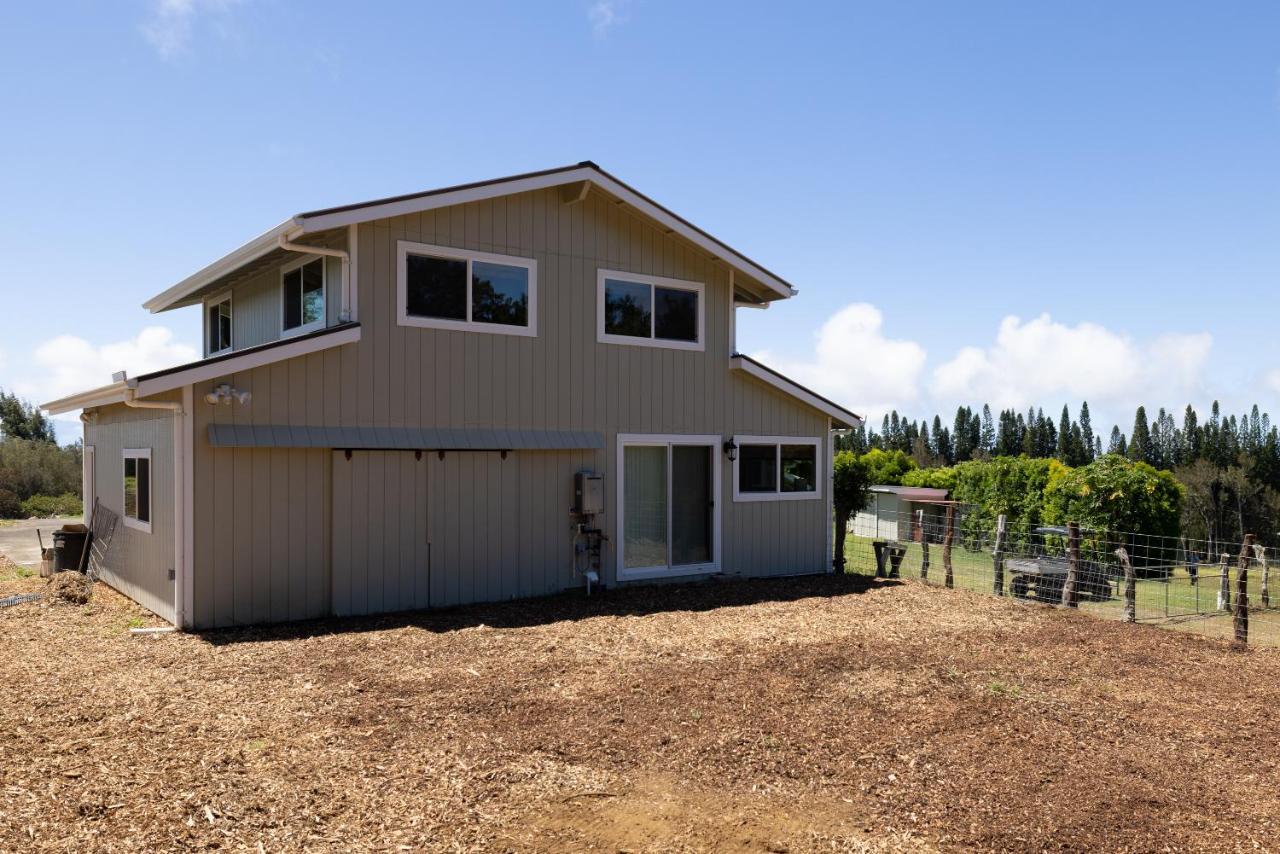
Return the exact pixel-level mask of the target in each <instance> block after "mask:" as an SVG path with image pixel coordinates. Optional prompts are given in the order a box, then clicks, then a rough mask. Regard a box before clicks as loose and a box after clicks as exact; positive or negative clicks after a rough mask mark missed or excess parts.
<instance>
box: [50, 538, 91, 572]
mask: <svg viewBox="0 0 1280 854" xmlns="http://www.w3.org/2000/svg"><path fill="white" fill-rule="evenodd" d="M88 539H89V532H88V531H67V530H62V531H54V532H53V571H54V572H62V571H64V570H72V571H74V570H78V569H80V558H81V556H82V555H83V554H84V545H85V541H86V540H88Z"/></svg>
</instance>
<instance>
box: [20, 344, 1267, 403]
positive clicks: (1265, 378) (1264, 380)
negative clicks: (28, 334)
mask: <svg viewBox="0 0 1280 854" xmlns="http://www.w3.org/2000/svg"><path fill="white" fill-rule="evenodd" d="M0 356H3V354H2V353H0ZM1262 381H1263V382H1264V383H1265V384H1266V386H1267V388H1269V389H1271V390H1272V391H1273V392H1275V393H1276V394H1280V368H1275V369H1273V370H1270V371H1267V373H1266V374H1265V375H1264V376H1263V378H1262Z"/></svg>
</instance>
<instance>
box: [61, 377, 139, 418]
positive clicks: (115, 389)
mask: <svg viewBox="0 0 1280 854" xmlns="http://www.w3.org/2000/svg"><path fill="white" fill-rule="evenodd" d="M125 388H126V386H125V384H124V383H122V382H119V383H112V384H111V385H104V386H101V387H99V388H94V389H89V390H88V391H81V392H76V393H75V394H71V395H68V396H66V397H60V398H58V399H57V400H51V401H49V402H48V403H42V404H40V408H41V409H43V410H44V411H45V412H47V413H49V414H50V415H61V414H62V413H64V412H73V411H75V410H77V409H88V408H89V407H91V406H106V405H107V404H110V403H123V402H124V394H125Z"/></svg>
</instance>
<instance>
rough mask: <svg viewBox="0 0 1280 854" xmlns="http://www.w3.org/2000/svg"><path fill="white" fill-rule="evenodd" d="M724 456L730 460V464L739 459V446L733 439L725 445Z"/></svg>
mask: <svg viewBox="0 0 1280 854" xmlns="http://www.w3.org/2000/svg"><path fill="white" fill-rule="evenodd" d="M724 455H725V456H726V457H728V458H729V462H733V461H734V460H736V459H737V458H738V445H737V443H736V442H734V441H733V439H732V438H730V439H729V440H728V441H727V442H725V443H724Z"/></svg>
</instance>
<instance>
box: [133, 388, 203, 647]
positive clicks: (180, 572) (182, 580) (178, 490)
mask: <svg viewBox="0 0 1280 854" xmlns="http://www.w3.org/2000/svg"><path fill="white" fill-rule="evenodd" d="M137 383H138V381H137V380H130V381H129V386H128V387H127V388H126V389H125V390H124V405H125V406H128V407H131V408H133V409H164V410H168V411H169V412H172V413H173V460H172V465H173V554H174V561H173V564H174V566H173V624H174V626H175V627H177V628H179V629H181V628H184V627H185V626H186V625H187V624H188V622H189V621H188V619H187V614H186V608H185V605H184V603H185V602H186V566H185V565H184V562H185V560H186V535H187V531H186V518H187V514H186V489H185V483H184V481H183V475H184V472H185V470H186V450H185V448H184V444H185V443H184V442H183V438H184V436H185V435H186V433H185V431H184V430H183V427H184V426H185V424H186V415H187V413H186V412H185V411H184V410H183V408H182V404H181V403H179V402H177V401H174V400H138V387H137Z"/></svg>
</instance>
